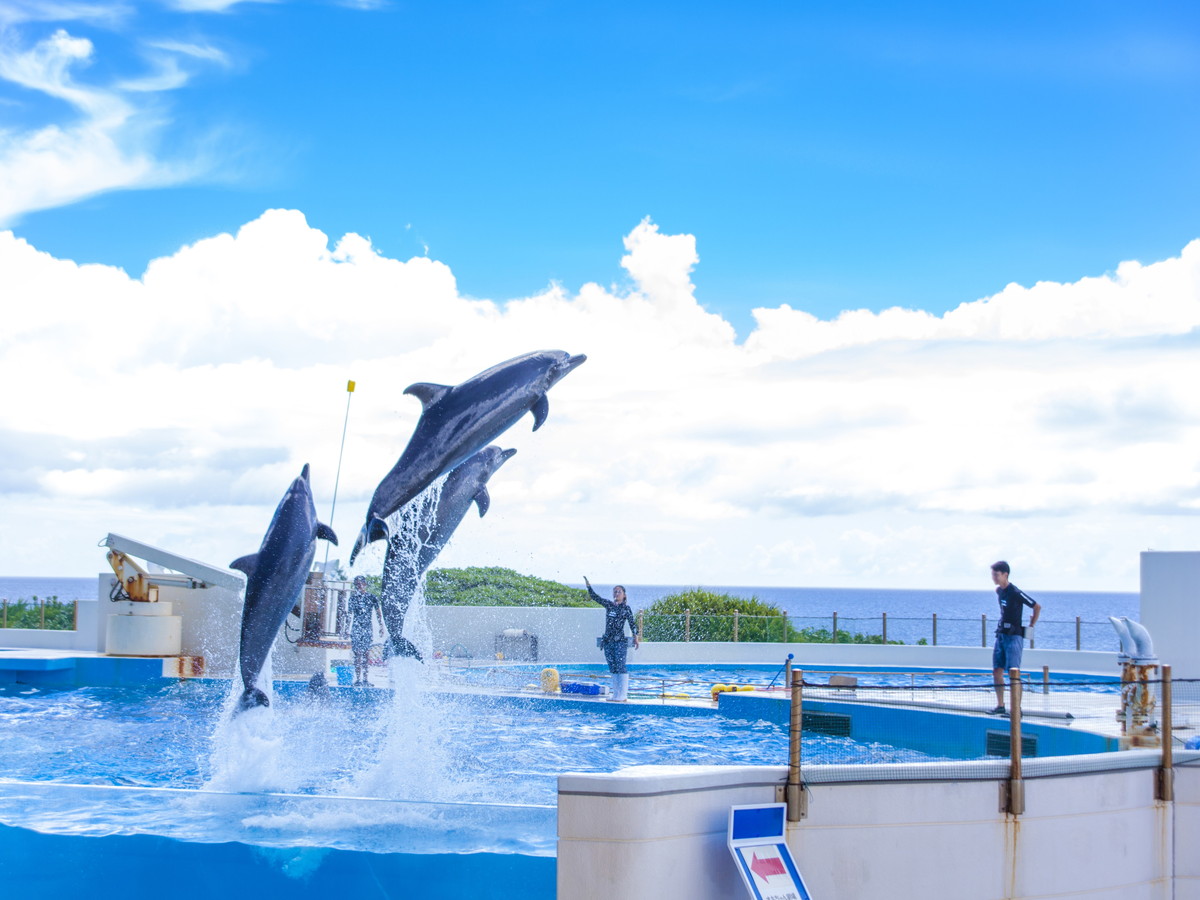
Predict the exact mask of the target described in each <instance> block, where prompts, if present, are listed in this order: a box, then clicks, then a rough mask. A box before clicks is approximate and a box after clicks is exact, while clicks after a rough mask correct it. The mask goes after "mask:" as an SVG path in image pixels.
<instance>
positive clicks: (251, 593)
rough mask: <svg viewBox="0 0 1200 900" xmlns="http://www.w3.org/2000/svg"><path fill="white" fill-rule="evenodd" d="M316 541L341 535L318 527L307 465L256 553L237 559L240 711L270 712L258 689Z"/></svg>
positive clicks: (280, 503)
mask: <svg viewBox="0 0 1200 900" xmlns="http://www.w3.org/2000/svg"><path fill="white" fill-rule="evenodd" d="M317 538H324V539H325V540H327V541H329V542H330V543H332V544H335V545H336V544H337V535H336V534H334V533H333V529H331V528H330V527H329V526H328V525H325V524H323V523H321V522H318V521H317V508H316V507H315V506H314V505H313V499H312V489H311V488H310V487H309V484H308V463H305V464H304V469H303V471H301V472H300V477H299V478H297V479H296V480H295V481H293V482H292V484H291V487H289V488H288V489H287V493H286V494H284V495H283V499H282V500H280V501H279V506H277V507H276V508H275V515H274V516H273V517H272V519H271V524H270V525H269V526H268V527H267V533H266V534H265V535H264V536H263V542H262V546H261V547H259V548H258V552H257V553H252V554H250V555H249V556H243V557H241V558H240V559H235V560H234V561H233V562H231V563H230V564H229V567H230V568H231V569H238V570H240V571H242V572H245V573H246V601H245V603H244V604H243V606H242V637H241V643H240V645H239V648H238V662H239V665H240V667H241V673H242V687H243V688H244V690H243V691H242V696H241V698H240V699H239V700H238V705H237V711H238V712H241V711H242V710H245V709H250V708H251V707H253V706H269V705H270V701H269V700H268V699H267V695H266V694H264V693H263V692H262V691H261V690H259V689H258V687H257V682H258V676H259V674H260V673H261V672H262V667H263V664H264V663H265V662H266V659H267V654H268V653H270V652H271V645H272V644H274V643H275V635H277V634H278V633H279V629H280V626H282V625H283V622H284V620H285V619H286V618H287V616H288V613H289V612H291V610H292V607H293V606H294V605H295V603H296V598H297V597H298V596H299V595H300V590H301V588H303V587H304V580H305V579H306V578H307V577H308V570H309V569H310V568H312V561H313V554H314V553H315V552H316V541H317Z"/></svg>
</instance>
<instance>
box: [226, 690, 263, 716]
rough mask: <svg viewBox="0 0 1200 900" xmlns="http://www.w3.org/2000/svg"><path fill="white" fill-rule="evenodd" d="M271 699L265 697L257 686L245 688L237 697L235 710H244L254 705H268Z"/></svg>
mask: <svg viewBox="0 0 1200 900" xmlns="http://www.w3.org/2000/svg"><path fill="white" fill-rule="evenodd" d="M270 705H271V701H270V700H269V699H267V695H266V694H264V693H263V692H262V691H260V690H259V689H258V688H246V690H245V691H243V692H242V696H241V697H239V698H238V703H237V709H236V710H235V712H245V711H246V710H248V709H253V708H254V707H256V706H270Z"/></svg>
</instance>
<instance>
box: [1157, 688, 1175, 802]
mask: <svg viewBox="0 0 1200 900" xmlns="http://www.w3.org/2000/svg"><path fill="white" fill-rule="evenodd" d="M1162 706H1163V708H1162V771H1160V772H1159V773H1158V799H1159V800H1163V801H1168V802H1169V801H1171V800H1174V799H1175V748H1174V747H1173V746H1172V745H1171V667H1170V666H1163V667H1162Z"/></svg>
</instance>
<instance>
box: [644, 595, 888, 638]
mask: <svg viewBox="0 0 1200 900" xmlns="http://www.w3.org/2000/svg"><path fill="white" fill-rule="evenodd" d="M688 610H690V611H691V616H690V621H686V622H685V616H686V615H687V611H688ZM735 610H736V611H737V614H738V633H737V639H738V640H739V641H747V642H762V643H781V642H785V641H786V642H787V643H798V644H830V643H833V633H832V632H830V631H829V629H827V628H800V629H797V628H794V627H792V624H791V622H790V621H789V620H788V619H787V618H786V617H785V616H784V614H783V610H781V609H780V608H779V607H777V606H775V605H774V604H772V603H764V602H762V601H761V600H759V599H758V598H757V597H750V598H746V597H735V596H733V595H732V594H718V593H716V592H714V591H706V590H704V589H702V588H694V589H692V590H689V591H683V592H681V593H678V594H670V595H668V596H666V597H660V598H659V599H658V600H656V601H654V603H652V604H650V606H649V607H647V609H646V611H645V613H644V617H643V621H644V623H645V634H644V635H643V638H645V640H647V641H682V640H693V641H732V640H733V614H734V611H735ZM837 639H838V643H839V644H882V643H883V637H882V636H881V635H877V634H857V633H855V632H850V631H843V630H842V629H840V628H839V629H838V632H837ZM888 643H889V644H902V643H904V642H903V641H888Z"/></svg>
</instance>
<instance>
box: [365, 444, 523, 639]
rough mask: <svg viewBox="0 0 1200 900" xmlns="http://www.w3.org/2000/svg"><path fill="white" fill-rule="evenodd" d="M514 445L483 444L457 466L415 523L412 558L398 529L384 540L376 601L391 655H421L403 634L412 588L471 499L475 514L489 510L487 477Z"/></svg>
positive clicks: (498, 466) (439, 550)
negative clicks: (380, 586) (505, 447)
mask: <svg viewBox="0 0 1200 900" xmlns="http://www.w3.org/2000/svg"><path fill="white" fill-rule="evenodd" d="M516 452H517V451H516V450H501V449H500V448H499V447H497V446H495V445H491V446H488V447H484V448H483V449H482V450H480V451H479V452H478V453H476V454H475V455H474V456H472V457H471V458H470V459H468V460H467V461H466V462H464V463H462V464H461V465H459V466H458V467H457V468H455V469H454V470H453V471H452V472H451V473H450V474H449V475H448V476H446V483H445V484H443V485H442V492H441V494H440V495H439V497H438V502H437V507H436V508H435V509H434V510H433V514H432V516H431V519H432V521H429V520H428V519H427V520H425V521H420V522H418V524H417V535H416V536H417V552H416V559H415V560H414V559H413V554H412V552H411V551H408V550H406V548H405V546H404V545H405V543H406V541H405V540H404V536H403V535H400V534H397V535H396V536H395V537H393V538H390V539H389V540H388V552H387V557H386V559H385V560H384V563H383V589H382V590H381V591H380V606H381V607H382V609H383V622H384V625H385V626H386V628H387V633H388V637H389V639H390V641H391V647H392V655H393V656H411V657H413V658H415V659H420V658H421V654H420V653H419V652H418V651H417V648H416V647H414V646H413V645H412V642H410V641H409V640H407V639H406V638H404V637H402V636H401V632H402V631H403V630H404V616H405V615H406V614H407V612H408V605H409V603H411V602H412V598H413V594H415V593H416V590H417V584H418V583H419V582H420V580H421V576H422V575H423V574H425V570H426V569H428V568H429V565H430V564H431V563H432V562H433V561H434V559H435V558H436V557H437V555H438V553H440V552H441V550H442V548H443V547H445V546H446V544H447V543H448V542H449V540H450V536H451V535H452V534H454V529H456V528H457V527H458V524H459V523H460V522H461V521H462V520H463V516H465V515H466V514H467V510H469V509H470V508H471V504H472V503H474V504H475V505H476V506H477V507H478V508H479V515H480V517H483V516H484V515H486V514H487V511H488V509H489V508H490V506H491V503H492V500H491V497H490V496H489V494H488V490H487V483H488V479H489V478H491V477H492V475H494V474H495V473H496V470H497V469H499V468H500V467H501V466H502V465H504V464H505V463H506V462H507V461H508V460H509V459H511V458H512V456H513V455H514V454H515V453H516Z"/></svg>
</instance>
